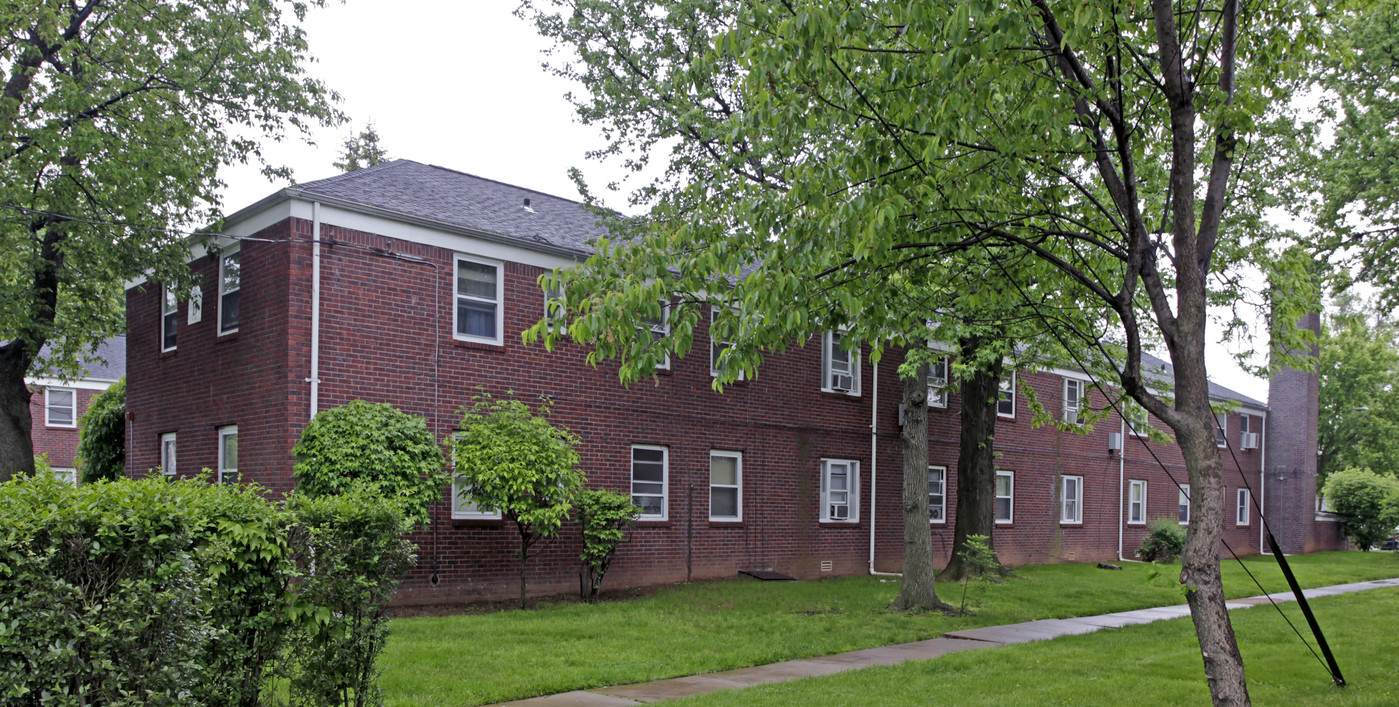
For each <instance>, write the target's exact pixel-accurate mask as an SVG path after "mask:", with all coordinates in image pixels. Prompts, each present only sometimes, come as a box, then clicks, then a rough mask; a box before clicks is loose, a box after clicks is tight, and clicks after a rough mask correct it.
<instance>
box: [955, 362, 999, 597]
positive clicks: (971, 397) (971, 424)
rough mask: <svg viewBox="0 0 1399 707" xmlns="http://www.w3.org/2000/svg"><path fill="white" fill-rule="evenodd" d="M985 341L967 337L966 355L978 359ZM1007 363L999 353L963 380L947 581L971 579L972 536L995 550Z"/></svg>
mask: <svg viewBox="0 0 1399 707" xmlns="http://www.w3.org/2000/svg"><path fill="white" fill-rule="evenodd" d="M980 346H981V340H980V339H979V338H977V337H971V338H967V339H963V340H962V341H961V344H960V349H961V356H962V360H964V361H970V360H973V359H974V358H975V355H976V351H977V349H978V348H979V347H980ZM1001 373H1002V365H1001V360H1000V359H999V358H997V359H996V360H995V362H994V363H992V364H991V365H990V366H989V367H988V368H987V369H986V370H979V371H977V372H976V373H974V374H972V375H971V376H969V377H968V378H967V379H965V380H963V381H962V432H961V440H960V448H961V451H960V452H959V453H958V455H957V524H956V530H955V531H954V532H953V536H952V558H951V559H950V560H949V561H948V563H947V567H946V569H944V570H943V571H942V579H943V581H952V582H956V581H960V580H962V579H964V578H966V575H967V568H966V567H965V565H963V563H962V552H963V550H964V549H965V548H966V547H967V537H968V536H970V535H984V536H986V538H987V545H988V546H990V548H991V550H992V552H995V549H996V545H995V536H994V532H995V530H996V459H995V456H994V454H993V452H994V450H993V449H992V443H993V440H994V438H995V436H996V400H997V398H998V396H999V394H1000V382H1001Z"/></svg>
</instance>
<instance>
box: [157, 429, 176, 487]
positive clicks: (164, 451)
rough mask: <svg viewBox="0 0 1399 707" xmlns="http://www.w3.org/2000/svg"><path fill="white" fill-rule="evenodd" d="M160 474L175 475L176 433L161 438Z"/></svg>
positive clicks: (168, 433) (166, 434)
mask: <svg viewBox="0 0 1399 707" xmlns="http://www.w3.org/2000/svg"><path fill="white" fill-rule="evenodd" d="M160 473H162V474H164V475H166V476H174V475H175V433H174V432H166V433H165V434H163V435H161V436H160Z"/></svg>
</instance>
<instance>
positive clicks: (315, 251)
mask: <svg viewBox="0 0 1399 707" xmlns="http://www.w3.org/2000/svg"><path fill="white" fill-rule="evenodd" d="M259 203H260V202H259ZM306 381H307V382H309V383H310V384H311V414H310V416H309V418H308V421H309V420H314V419H316V413H317V412H319V411H320V404H321V204H320V202H318V201H316V202H312V203H311V376H310V377H309V378H307V379H306Z"/></svg>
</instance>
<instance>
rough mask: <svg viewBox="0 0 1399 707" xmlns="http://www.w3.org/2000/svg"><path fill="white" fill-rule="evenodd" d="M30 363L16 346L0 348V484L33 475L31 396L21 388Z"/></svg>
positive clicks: (27, 390) (13, 344) (26, 389)
mask: <svg viewBox="0 0 1399 707" xmlns="http://www.w3.org/2000/svg"><path fill="white" fill-rule="evenodd" d="M30 363H31V359H30V357H28V356H25V355H23V352H22V351H21V350H20V346H19V345H18V344H17V343H14V342H11V343H10V345H8V346H3V347H0V482H4V481H8V480H9V479H10V478H11V477H13V476H14V475H16V474H32V473H34V441H33V439H31V438H30V436H29V433H30V430H31V428H32V427H33V421H32V420H31V419H30V417H29V399H30V393H29V388H28V387H26V386H25V385H24V374H25V372H26V371H27V370H28V369H29V364H30Z"/></svg>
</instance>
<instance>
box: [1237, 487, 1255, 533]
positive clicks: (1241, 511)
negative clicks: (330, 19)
mask: <svg viewBox="0 0 1399 707" xmlns="http://www.w3.org/2000/svg"><path fill="white" fill-rule="evenodd" d="M1251 500H1252V499H1250V498H1249V493H1248V489H1239V500H1238V504H1237V506H1236V509H1235V511H1234V524H1235V525H1248V510H1249V509H1248V506H1249V503H1250V501H1251Z"/></svg>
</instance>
